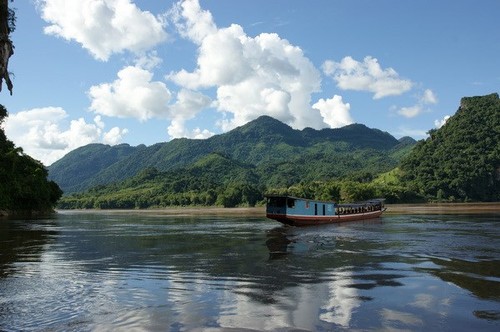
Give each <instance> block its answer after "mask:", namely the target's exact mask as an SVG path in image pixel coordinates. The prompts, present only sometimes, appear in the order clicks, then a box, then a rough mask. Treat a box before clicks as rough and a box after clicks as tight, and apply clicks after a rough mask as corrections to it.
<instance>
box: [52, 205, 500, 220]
mask: <svg viewBox="0 0 500 332" xmlns="http://www.w3.org/2000/svg"><path fill="white" fill-rule="evenodd" d="M386 207H387V211H386V212H385V214H482V213H488V214H489V213H499V214H500V202H497V203H440V204H386ZM57 212H58V213H61V214H65V213H105V214H107V213H113V214H149V215H173V216H191V215H193V216H199V215H225V216H252V217H264V216H265V214H266V213H265V207H263V206H260V207H254V208H222V207H176V208H165V209H144V210H58V211H57Z"/></svg>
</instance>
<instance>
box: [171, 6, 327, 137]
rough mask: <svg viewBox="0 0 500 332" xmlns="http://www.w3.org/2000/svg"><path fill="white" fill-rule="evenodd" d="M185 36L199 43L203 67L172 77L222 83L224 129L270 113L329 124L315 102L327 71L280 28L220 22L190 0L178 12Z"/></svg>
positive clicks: (299, 123) (202, 85)
mask: <svg viewBox="0 0 500 332" xmlns="http://www.w3.org/2000/svg"><path fill="white" fill-rule="evenodd" d="M174 16H175V19H176V26H177V28H178V30H179V32H180V33H181V35H182V36H184V37H186V38H189V39H190V40H192V41H193V42H195V43H196V44H197V45H198V46H199V49H198V59H197V67H196V68H195V69H194V70H193V71H191V72H189V71H187V70H180V71H178V72H174V73H171V74H170V75H169V76H168V78H169V79H171V80H172V81H173V82H175V83H176V84H178V85H180V86H182V87H186V88H189V89H206V88H216V90H217V102H216V105H217V109H218V110H219V111H221V112H223V113H224V114H226V117H225V119H224V120H222V121H220V122H219V124H220V125H221V127H222V129H223V130H224V131H226V130H230V129H232V128H234V127H236V126H240V125H242V124H245V123H247V122H248V121H251V120H253V119H255V118H257V117H259V116H260V115H263V114H266V115H270V116H272V117H275V118H277V119H279V120H281V121H283V122H285V123H287V124H289V125H291V126H293V127H295V128H303V127H306V126H309V127H314V128H321V127H324V126H325V123H324V122H323V119H322V117H321V114H320V113H319V112H318V111H317V110H314V109H313V108H312V107H311V94H312V93H315V92H318V91H319V89H320V85H321V76H320V73H319V71H318V70H317V69H316V68H315V67H314V65H313V64H312V63H311V61H310V60H309V59H308V58H306V57H305V56H304V53H303V51H302V50H301V49H300V48H299V47H297V46H294V45H291V44H290V43H289V42H288V41H287V40H285V39H281V38H280V37H279V36H278V35H277V34H274V33H262V34H260V35H258V36H256V37H254V38H252V37H249V36H247V35H246V33H245V32H244V31H243V28H242V27H241V26H239V25H237V24H232V25H231V26H229V27H227V28H217V27H216V25H215V23H214V22H213V20H212V16H211V14H210V13H209V12H207V11H203V10H201V9H200V7H199V3H198V1H197V0H191V1H184V2H182V3H180V5H178V6H177V11H176V12H175V15H174Z"/></svg>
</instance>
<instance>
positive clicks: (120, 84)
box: [88, 66, 172, 121]
mask: <svg viewBox="0 0 500 332" xmlns="http://www.w3.org/2000/svg"><path fill="white" fill-rule="evenodd" d="M152 78H153V73H151V72H150V71H148V70H146V69H143V68H140V67H137V66H127V67H125V68H123V69H122V70H120V71H119V72H118V78H117V79H116V80H115V81H114V82H112V83H103V84H100V85H95V86H92V87H91V88H90V89H89V91H88V95H89V97H90V99H91V105H90V109H91V110H92V111H94V112H95V113H98V114H102V115H107V116H114V117H120V118H127V117H128V118H136V119H139V120H140V121H146V120H148V119H151V118H154V117H167V116H168V103H169V102H170V99H171V97H172V93H171V92H170V90H169V89H168V88H167V86H166V85H165V83H163V82H160V81H152Z"/></svg>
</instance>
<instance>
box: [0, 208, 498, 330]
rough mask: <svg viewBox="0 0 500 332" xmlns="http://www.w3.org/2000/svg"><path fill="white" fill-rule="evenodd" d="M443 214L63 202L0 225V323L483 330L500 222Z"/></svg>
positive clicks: (493, 303) (493, 311) (489, 312)
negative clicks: (331, 215)
mask: <svg viewBox="0 0 500 332" xmlns="http://www.w3.org/2000/svg"><path fill="white" fill-rule="evenodd" d="M433 218H434V217H433ZM446 218H448V217H446ZM446 218H445V219H429V218H428V217H413V216H410V217H408V216H405V217H404V218H403V217H392V218H391V219H384V220H377V221H374V222H360V223H349V224H348V225H347V224H346V225H326V226H321V227H313V228H307V229H299V228H290V227H276V224H274V223H272V222H267V221H266V220H263V219H260V218H221V217H196V218H188V217H182V218H180V217H165V216H143V215H140V214H131V215H126V216H124V215H117V214H112V213H110V214H105V213H102V214H90V213H87V214H72V213H69V214H67V215H65V214H63V215H60V216H59V218H58V219H57V220H56V221H46V222H42V223H33V224H29V223H28V224H26V223H20V224H16V223H14V224H11V225H8V226H5V224H4V225H1V226H0V227H2V230H6V229H8V232H10V233H9V235H4V236H1V237H0V245H1V246H2V248H5V249H6V250H5V251H3V250H2V256H1V257H2V262H5V263H2V266H3V268H1V270H2V271H8V273H4V277H3V278H0V330H4V329H6V330H26V329H28V330H29V329H36V328H38V327H42V329H54V330H114V329H119V330H121V329H123V330H124V329H127V330H128V329H139V330H163V331H164V330H171V331H185V330H196V329H200V328H201V329H224V328H227V329H230V328H246V329H252V330H287V329H303V330H314V331H330V330H339V329H340V330H350V329H410V330H422V329H429V330H435V329H438V328H439V327H442V326H443V324H446V326H447V327H449V328H450V329H453V330H463V328H464V326H466V327H467V329H469V330H470V329H473V330H477V329H483V330H484V329H486V330H488V328H490V327H493V325H488V324H491V322H493V323H497V322H499V321H498V317H499V313H500V306H499V300H498V292H497V291H494V290H492V289H493V288H494V287H495V286H498V281H499V280H498V277H499V276H498V271H499V265H498V261H497V260H495V259H494V258H495V257H498V254H499V251H498V250H499V249H498V248H499V246H498V244H499V243H498V239H499V238H500V237H498V232H499V231H498V229H497V228H496V224H495V223H493V222H492V220H491V219H488V220H480V221H479V226H480V227H479V226H478V224H477V223H476V225H475V226H474V225H472V224H471V223H468V222H462V221H456V220H451V221H449V220H447V219H446ZM474 228H479V229H480V231H476V232H473V230H474ZM13 229H14V230H15V231H14V232H13ZM35 230H37V231H38V232H39V233H40V234H43V235H40V234H39V235H36V236H34V234H33V232H34V231H35ZM470 233H472V235H470ZM2 234H7V231H6V232H2ZM12 239H23V240H15V241H14V242H13V241H12ZM485 239H489V241H485ZM15 242H18V243H19V245H14V244H13V243H15ZM464 247H467V248H468V250H469V251H468V252H466V253H464V252H462V251H461V250H462V248H464ZM471 248H472V249H471ZM470 250H473V251H472V252H471V251H470ZM4 253H6V254H4ZM19 253H22V254H19ZM431 253H432V254H431ZM5 257H10V258H9V259H8V260H7V259H4V258H5ZM457 276H458V277H457ZM450 282H451V283H450ZM488 288H489V289H490V290H489V291H487V289H488ZM497 289H498V287H497ZM470 292H472V294H473V296H471V295H470ZM464 317H465V318H464ZM464 321H465V322H466V324H465V323H464ZM482 322H485V323H482ZM496 327H498V326H496ZM492 330H495V329H492Z"/></svg>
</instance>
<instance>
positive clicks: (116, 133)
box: [102, 127, 128, 145]
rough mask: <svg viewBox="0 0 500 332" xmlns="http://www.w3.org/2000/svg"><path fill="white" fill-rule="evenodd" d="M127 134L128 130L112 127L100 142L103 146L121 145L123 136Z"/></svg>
mask: <svg viewBox="0 0 500 332" xmlns="http://www.w3.org/2000/svg"><path fill="white" fill-rule="evenodd" d="M127 133H128V129H127V128H124V129H120V128H119V127H113V128H111V130H110V131H108V132H107V133H104V135H103V136H102V142H103V143H104V144H109V145H116V144H119V143H121V141H122V138H123V136H125V135H126V134H127Z"/></svg>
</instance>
